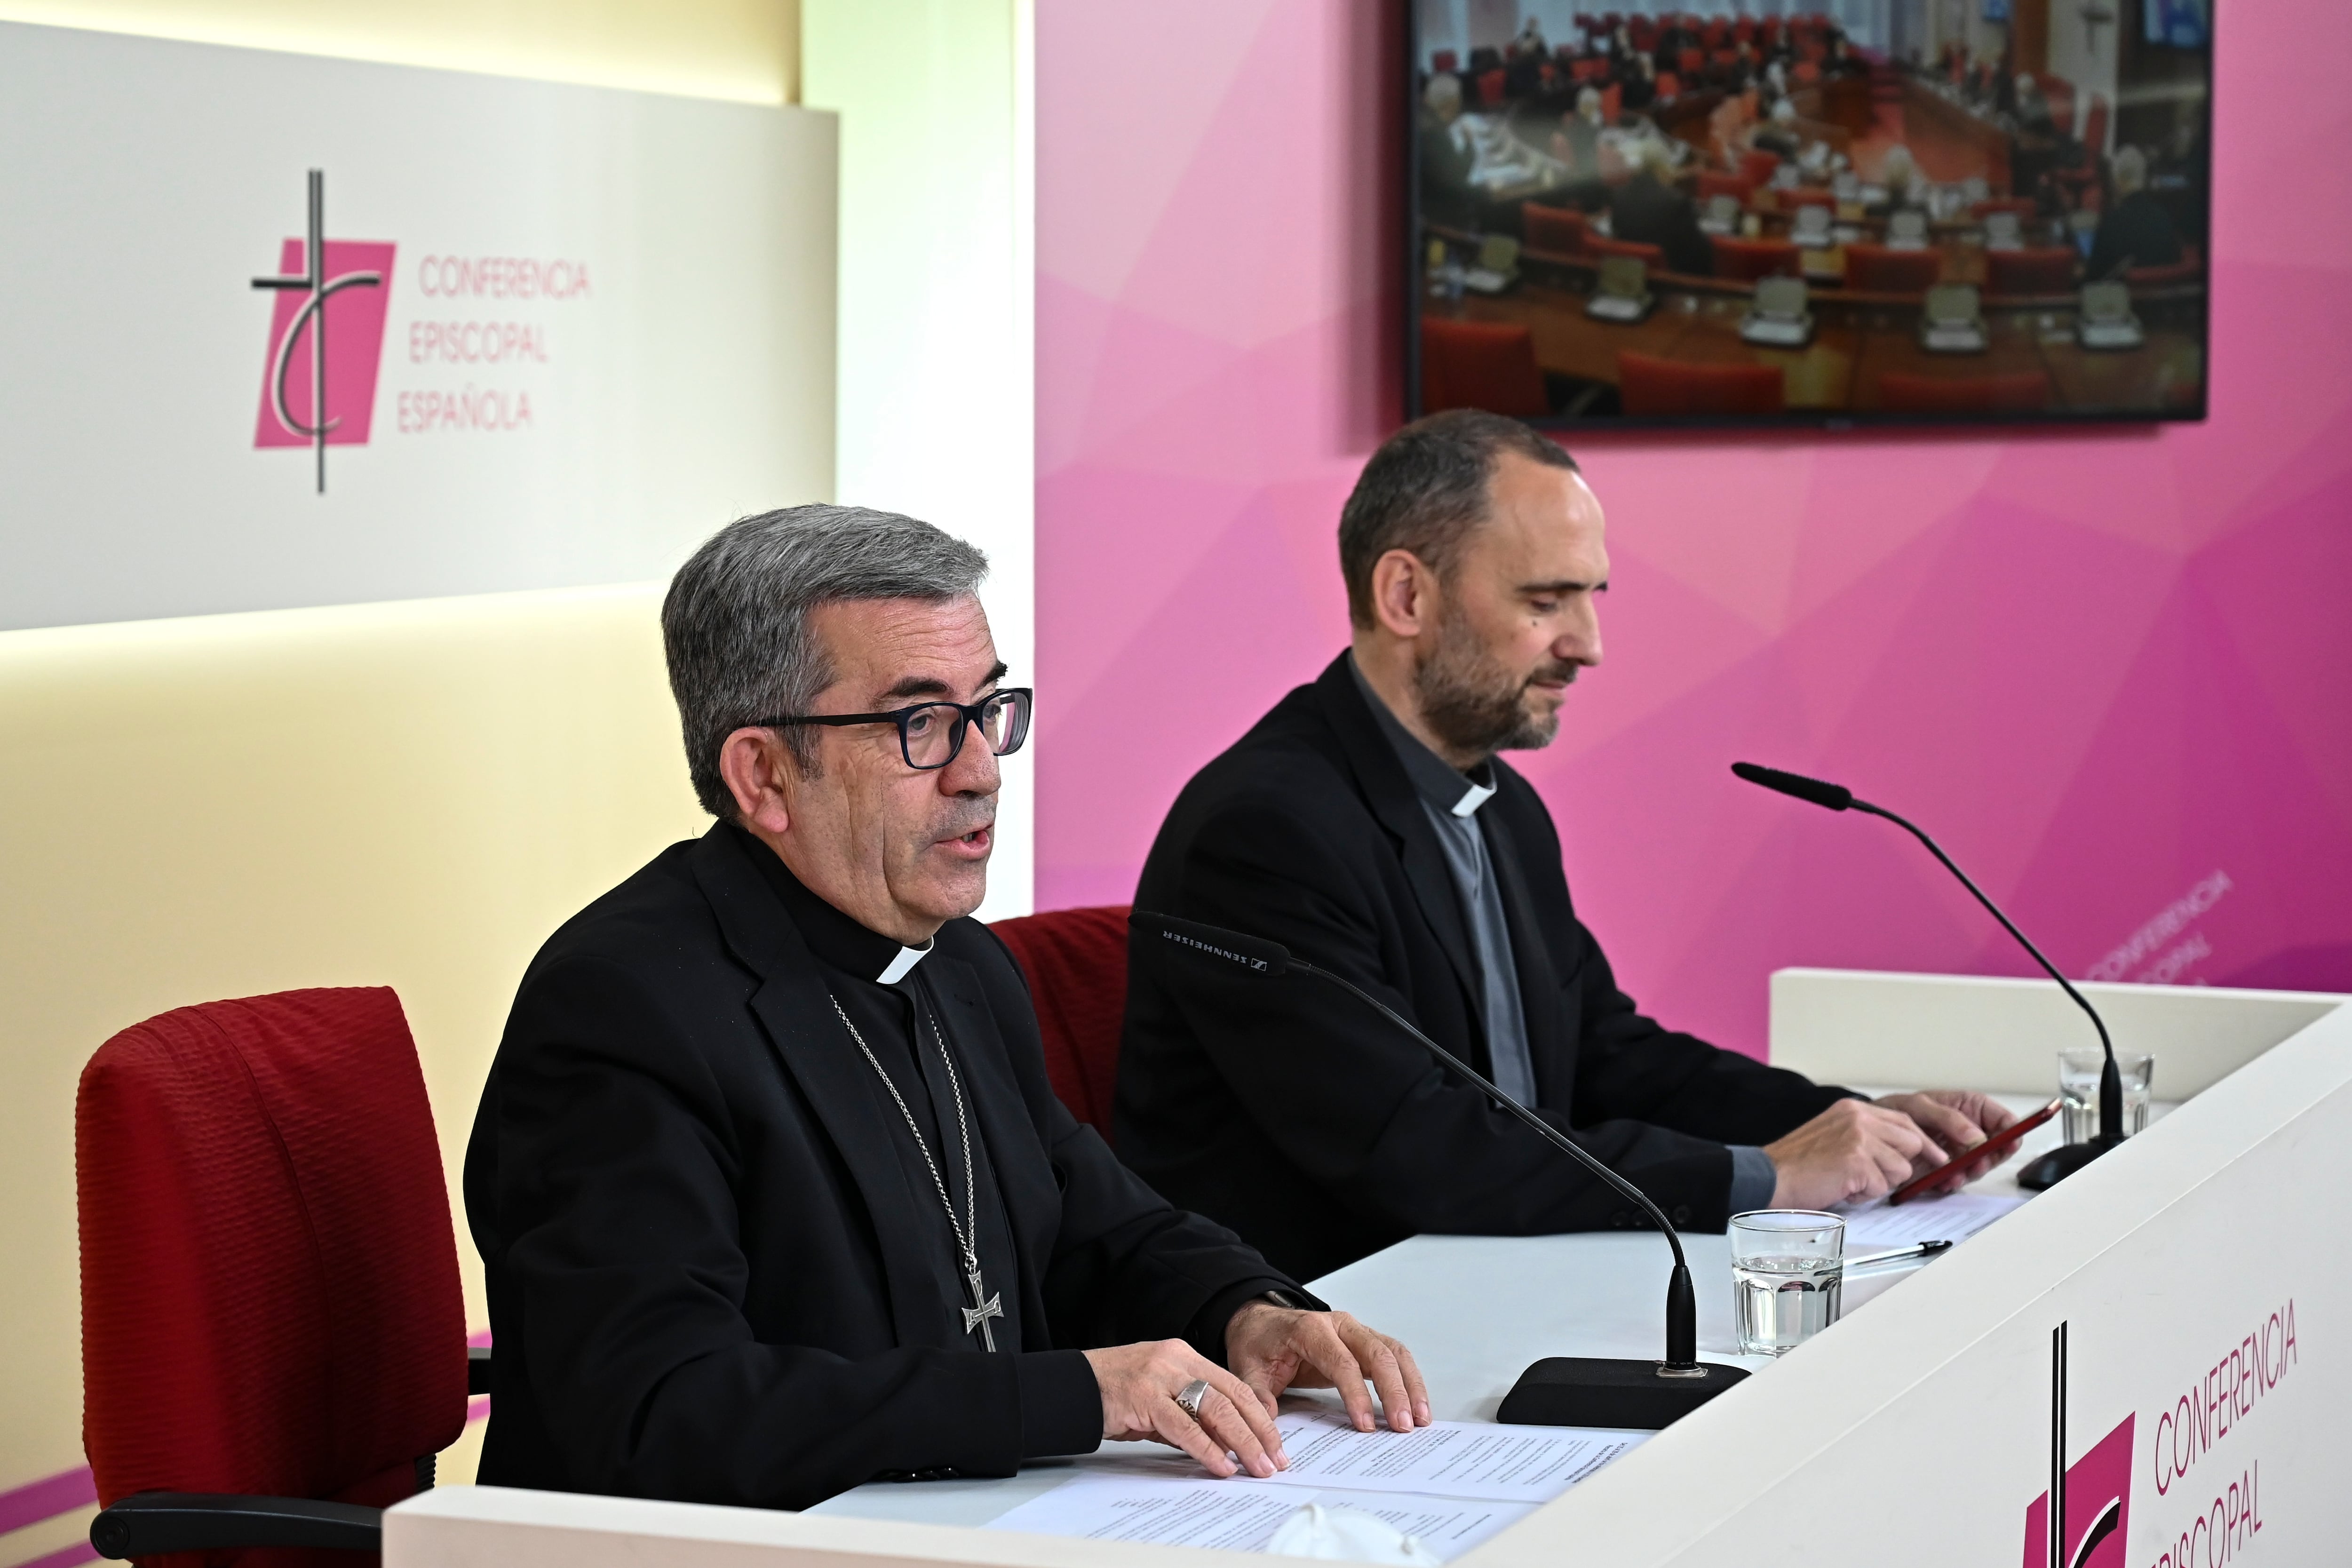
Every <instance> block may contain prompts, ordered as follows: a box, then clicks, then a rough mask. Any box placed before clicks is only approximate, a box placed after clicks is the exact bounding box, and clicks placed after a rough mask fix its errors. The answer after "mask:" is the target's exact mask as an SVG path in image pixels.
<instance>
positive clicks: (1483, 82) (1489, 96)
mask: <svg viewBox="0 0 2352 1568" xmlns="http://www.w3.org/2000/svg"><path fill="white" fill-rule="evenodd" d="M1507 81H1508V78H1507V76H1506V75H1505V74H1504V73H1503V72H1502V71H1500V70H1490V71H1481V72H1479V73H1478V105H1479V107H1480V108H1482V109H1493V108H1495V107H1496V106H1497V105H1498V104H1500V103H1501V102H1502V101H1503V89H1504V86H1505V85H1506V83H1507Z"/></svg>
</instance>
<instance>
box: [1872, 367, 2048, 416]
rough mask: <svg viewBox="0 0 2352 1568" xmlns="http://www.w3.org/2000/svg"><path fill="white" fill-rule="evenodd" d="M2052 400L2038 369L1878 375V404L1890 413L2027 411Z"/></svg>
mask: <svg viewBox="0 0 2352 1568" xmlns="http://www.w3.org/2000/svg"><path fill="white" fill-rule="evenodd" d="M2049 403H2050V377H2049V376H2048V375H2047V374H2045V373H2043V372H2042V371H2038V370H2031V371H2021V372H2019V373H2017V374H2011V375H1961V376H1937V375H1906V374H1904V373H1903V372H1901V371H1898V370H1890V371H1887V372H1886V373H1885V374H1882V375H1881V376H1880V377H1879V378H1878V406H1879V407H1880V408H1881V409H1882V410H1884V411H1885V412H1887V413H1890V414H2025V413H2031V412H2032V411H2034V410H2036V409H2040V408H2044V407H2047V406H2048V405H2049Z"/></svg>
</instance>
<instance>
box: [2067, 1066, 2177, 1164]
mask: <svg viewBox="0 0 2352 1568" xmlns="http://www.w3.org/2000/svg"><path fill="white" fill-rule="evenodd" d="M2106 1060H2107V1053H2106V1052H2105V1051H2103V1050H2101V1049H2100V1048H2099V1047H2096V1046H2070V1047H2067V1048H2066V1049H2064V1050H2063V1051H2060V1052H2059V1053H2058V1099H2059V1102H2060V1103H2059V1111H2058V1117H2059V1122H2060V1125H2062V1126H2063V1127H2064V1128H2065V1129H2066V1142H2069V1143H2088V1142H2090V1141H2091V1140H2092V1139H2094V1138H2095V1137H2097V1136H2098V1135H2099V1069H2100V1068H2103V1067H2105V1065H2106ZM2116 1069H2117V1070H2118V1071H2119V1072H2121V1073H2122V1074H2123V1080H2124V1136H2125V1137H2126V1138H2134V1137H2137V1136H2138V1135H2139V1133H2140V1132H2141V1131H2144V1130H2145V1129H2146V1128H2147V1089H2148V1085H2149V1084H2150V1083H2151V1082H2153V1081H2154V1080H2155V1077H2156V1058H2154V1057H2151V1056H2134V1055H2132V1054H2131V1053H2129V1052H2127V1051H2117V1052H2116Z"/></svg>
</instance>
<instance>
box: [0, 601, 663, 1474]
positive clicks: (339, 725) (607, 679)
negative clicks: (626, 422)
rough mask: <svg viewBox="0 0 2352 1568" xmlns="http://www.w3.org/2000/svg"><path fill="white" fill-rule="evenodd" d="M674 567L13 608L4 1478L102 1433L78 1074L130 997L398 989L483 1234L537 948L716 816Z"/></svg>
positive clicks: (8, 738) (5, 644)
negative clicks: (680, 647)
mask: <svg viewBox="0 0 2352 1568" xmlns="http://www.w3.org/2000/svg"><path fill="white" fill-rule="evenodd" d="M657 595H658V591H657V590H656V589H654V588H623V589H603V590H577V591H562V592H554V593H536V594H516V595H483V596H478V597H468V598H461V599H446V600H431V601H420V602H413V603H407V604H388V605H364V606H359V607H352V608H336V609H326V610H289V611H272V612H267V613H260V614H253V615H240V616H205V617H197V618H192V619H187V620H177V621H151V622H138V623H129V624H121V625H115V626H79V627H67V628H59V629H52V630H39V631H20V632H10V633H6V634H0V1193H5V1194H7V1195H6V1199H5V1202H0V1261H5V1266H6V1268H7V1269H8V1273H9V1282H10V1290H9V1302H10V1304H9V1310H8V1314H7V1317H8V1327H9V1331H8V1332H7V1333H6V1334H5V1335H0V1490H5V1489H8V1488H10V1487H13V1486H16V1485H21V1484H22V1483H24V1482H26V1481H28V1480H32V1479H37V1478H38V1477H41V1476H45V1475H49V1474H53V1473H55V1472H57V1471H59V1470H63V1469H67V1468H71V1467H73V1466H75V1465H77V1464H79V1463H80V1462H81V1452H80V1448H81V1445H80V1437H79V1420H80V1382H79V1372H80V1350H79V1317H78V1305H77V1303H78V1299H79V1298H78V1271H77V1266H76V1258H75V1240H74V1199H73V1159H72V1147H73V1094H74V1085H75V1082H76V1079H77V1078H78V1075H79V1072H80V1070H81V1067H82V1064H83V1063H84V1062H85V1061H86V1060H87V1059H88V1058H89V1054H90V1052H91V1051H92V1050H94V1049H95V1048H96V1047H98V1046H99V1045H100V1043H101V1042H102V1041H104V1040H105V1039H106V1038H107V1037H109V1036H110V1035H111V1034H113V1033H114V1032H115V1031H116V1030H118V1029H121V1028H122V1027H123V1026H126V1025H129V1024H131V1023H135V1022H137V1021H138V1020H140V1019H142V1018H144V1017H147V1016H152V1015H153V1014H155V1013H159V1012H162V1011H163V1010H165V1009H166V1008H170V1007H175V1006H180V1005H186V1004H189V1003H194V1002H203V1001H209V1000H213V999H215V998H218V997H224V996H238V995H248V994H257V993H261V992H268V991H278V990H285V989H289V988H293V987H298V986H308V985H367V984H380V985H391V986H393V987H394V988H396V989H397V990H398V992H399V993H400V997H401V1001H402V1004H403V1005H404V1006H405V1008H406V1009H407V1013H408V1018H409V1023H410V1026H411V1027H412V1028H413V1029H414V1030H415V1036H416V1041H417V1047H418V1050H419V1052H420V1054H421V1056H422V1058H423V1060H424V1066H425V1081H426V1084H427V1086H428V1088H429V1089H430V1091H431V1094H432V1099H433V1111H434V1116H435V1120H436V1123H437V1125H438V1129H439V1132H440V1138H441V1146H442V1156H443V1161H444V1165H445V1168H446V1172H447V1173H448V1175H449V1177H450V1180H451V1183H452V1188H451V1191H452V1202H451V1206H452V1209H453V1211H456V1212H457V1221H458V1225H459V1227H460V1231H461V1234H462V1229H463V1214H462V1207H461V1205H459V1204H458V1202H457V1195H456V1186H455V1183H456V1179H457V1173H458V1167H459V1161H460V1158H461V1155H462V1153H463V1151H464V1147H465V1140H466V1136H467V1131H468V1129H469V1126H470V1123H471V1121H472V1118H473V1110H474V1105H475V1100H476V1098H477V1096H478V1092H479V1090H480V1086H481V1081H482V1075H483V1072H484V1070H485V1068H487V1066H488V1061H489V1058H490V1054H491V1052H492V1050H493V1049H494V1047H496V1045H497V1041H498V1037H499V1028H500V1026H501V1025H502V1023H503V1021H504V1018H505V1015H506V1010H507V1006H508V1005H509V1001H510V1000H511V999H512V996H513V993H514V987H515V984H516V982H517V980H518V979H519V977H520V974H521V972H522V969H523V966H524V965H525V963H528V962H529V960H530V955H531V954H532V952H534V951H536V949H537V948H538V946H539V944H540V943H541V942H543V941H544V940H545V939H546V937H547V936H548V934H549V933H550V932H551V931H553V930H554V928H555V927H556V925H558V924H559V923H560V922H561V921H563V920H564V919H565V918H566V917H568V916H569V915H571V914H572V912H573V911H574V910H578V909H579V908H580V907H581V906H582V905H583V904H584V903H585V902H587V901H588V900H590V899H592V898H593V897H594V896H596V895H597V894H598V893H600V892H602V891H603V890H604V889H606V888H609V887H611V886H612V885H613V884H614V883H615V882H617V881H618V880H620V879H622V878H623V877H625V876H626V875H627V874H628V873H629V872H630V871H632V870H634V869H635V868H636V867H638V866H639V865H642V864H643V863H644V862H645V861H646V860H647V859H648V858H651V857H652V856H653V855H654V854H655V853H656V851H658V850H659V849H660V848H661V847H663V846H664V845H666V844H668V843H671V842H674V841H675V840H677V839H678V838H681V837H687V836H689V835H692V834H694V833H698V832H699V831H700V830H701V829H702V827H703V826H706V825H707V821H708V819H707V818H705V817H704V816H702V814H701V813H700V811H699V810H698V808H697V807H696V805H695V804H694V800H693V796H692V795H691V793H690V791H689V790H688V785H687V782H686V770H685V765H684V762H683V759H682V755H681V752H680V748H679V741H678V736H677V719H676V711H675V710H674V709H673V708H672V707H671V705H670V701H669V696H668V691H667V686H666V684H665V680H664V676H663V669H662V661H661V649H660V637H659V629H658V626H657V619H656V616H657V605H658V596H657ZM458 1255H459V1258H460V1260H461V1262H462V1264H463V1266H464V1269H465V1276H466V1289H467V1316H468V1320H469V1321H471V1322H473V1323H474V1324H476V1325H477V1326H479V1325H480V1324H482V1323H483V1322H484V1321H486V1319H485V1315H484V1311H483V1305H482V1297H481V1279H480V1268H479V1265H478V1261H477V1260H476V1258H475V1257H474V1251H473V1247H471V1245H470V1244H469V1243H465V1242H462V1241H461V1243H460V1246H459V1247H458ZM451 1469H452V1470H453V1471H457V1472H459V1475H457V1476H453V1478H452V1479H461V1477H469V1476H470V1475H471V1472H472V1466H471V1464H470V1462H466V1463H463V1464H460V1465H453V1466H452V1467H451Z"/></svg>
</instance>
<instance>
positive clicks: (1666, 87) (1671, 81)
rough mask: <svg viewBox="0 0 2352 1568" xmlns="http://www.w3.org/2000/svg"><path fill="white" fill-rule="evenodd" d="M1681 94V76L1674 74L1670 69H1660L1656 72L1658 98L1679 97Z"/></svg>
mask: <svg viewBox="0 0 2352 1568" xmlns="http://www.w3.org/2000/svg"><path fill="white" fill-rule="evenodd" d="M1682 94H1683V79H1682V78H1680V77H1678V76H1676V75H1675V73H1674V72H1672V71H1660V72H1659V73H1658V96H1659V97H1660V98H1680V97H1681V96H1682Z"/></svg>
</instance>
